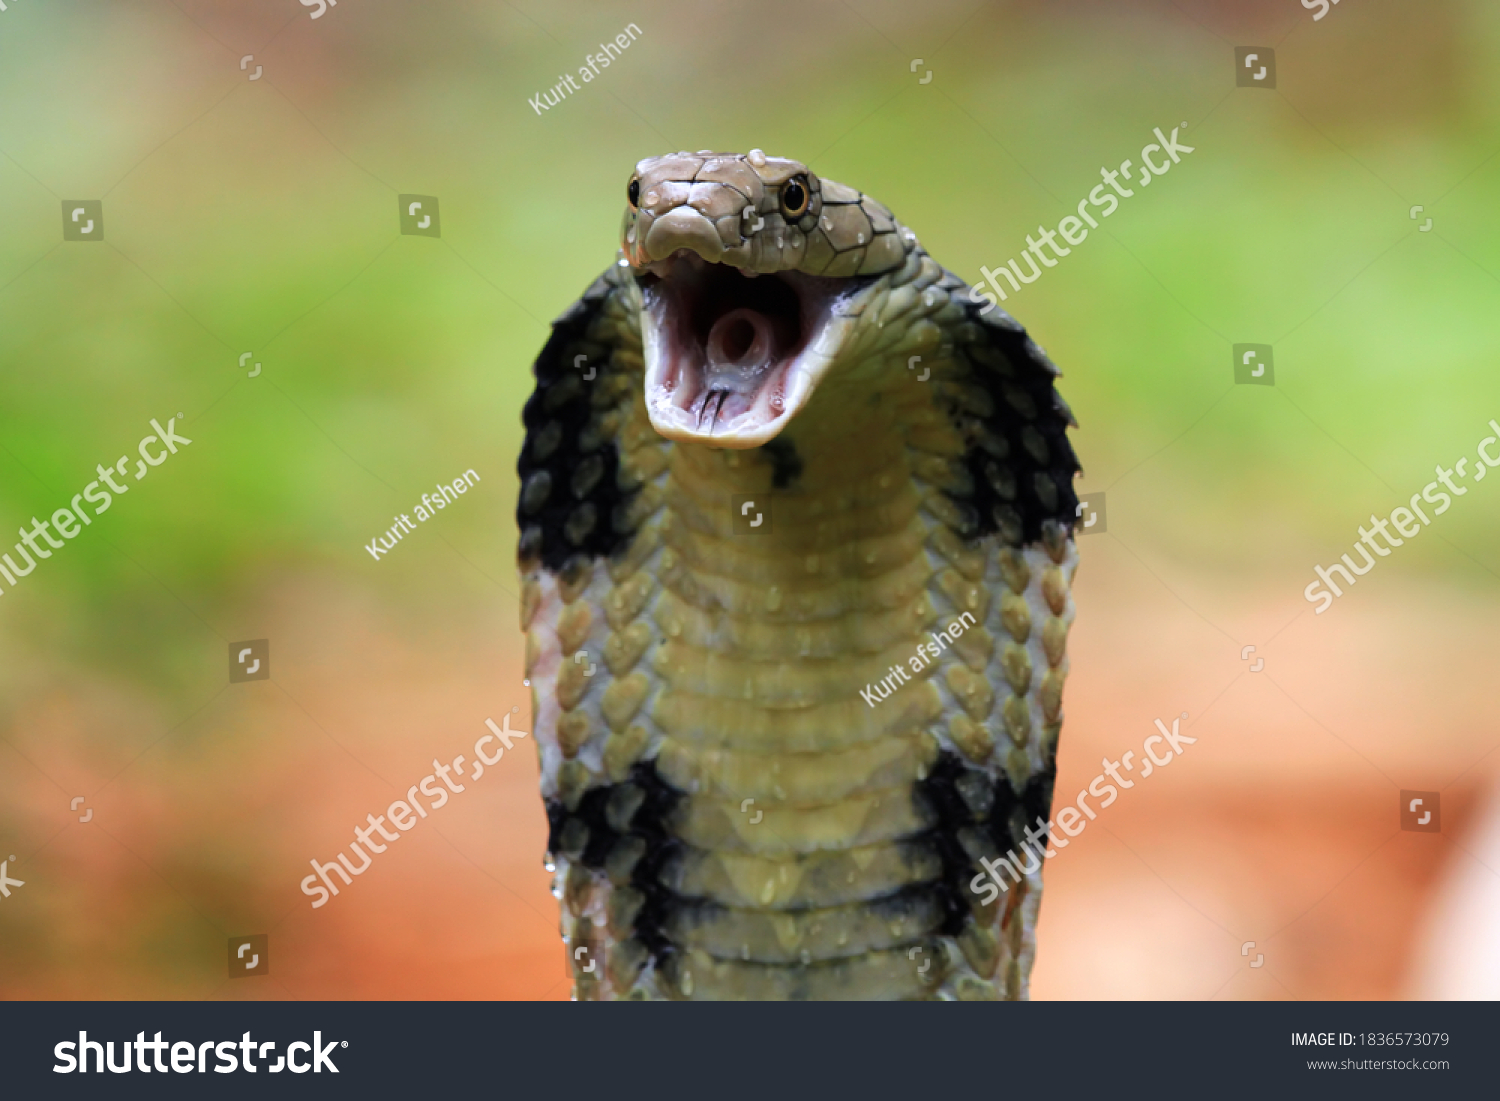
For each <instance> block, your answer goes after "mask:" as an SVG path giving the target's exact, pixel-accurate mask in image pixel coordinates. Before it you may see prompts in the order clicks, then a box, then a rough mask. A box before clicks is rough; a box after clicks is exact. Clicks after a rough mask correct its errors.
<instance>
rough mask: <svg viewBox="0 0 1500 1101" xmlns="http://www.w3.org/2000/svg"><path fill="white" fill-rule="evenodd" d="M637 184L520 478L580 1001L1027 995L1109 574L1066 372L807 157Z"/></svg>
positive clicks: (524, 611) (550, 358)
mask: <svg viewBox="0 0 1500 1101" xmlns="http://www.w3.org/2000/svg"><path fill="white" fill-rule="evenodd" d="M626 197H627V201H628V205H627V209H626V212H625V220H624V226H623V232H622V237H623V240H622V242H621V245H622V247H621V250H620V253H619V255H618V257H617V259H616V261H615V262H614V263H612V264H611V265H610V266H609V267H608V268H606V270H605V271H604V273H603V274H602V275H601V276H599V278H597V279H596V280H595V281H594V282H593V284H592V285H591V286H589V288H588V289H587V290H586V291H585V292H584V294H583V296H582V298H580V299H579V301H577V302H575V303H574V304H573V305H572V306H571V307H570V308H569V309H568V310H566V311H565V312H564V313H563V314H562V315H561V316H560V317H559V318H558V319H557V321H555V322H554V323H553V326H552V333H551V336H550V338H549V339H548V341H547V343H546V345H545V347H544V348H543V349H542V351H541V353H540V355H539V356H538V357H537V359H536V362H535V365H534V368H533V371H534V374H535V377H536V387H535V390H534V392H533V393H532V395H531V397H530V398H529V399H528V401H527V402H526V405H525V409H524V412H523V416H522V419H523V422H524V424H525V429H526V439H525V442H524V444H523V446H522V450H521V455H520V458H519V461H518V464H517V468H518V472H519V474H520V479H521V487H520V494H519V497H518V502H517V508H516V521H517V526H518V528H519V531H520V543H519V547H518V555H517V557H518V562H519V567H520V574H521V584H522V590H521V626H522V629H523V630H525V631H526V676H527V681H528V683H529V684H530V686H531V691H532V710H533V724H534V725H533V730H534V739H535V744H536V746H537V749H538V752H539V755H540V761H541V789H542V798H543V802H544V805H545V807H546V812H547V819H548V826H549V837H548V843H547V849H548V865H549V868H550V869H551V870H552V871H553V872H554V888H553V889H554V894H555V895H556V896H557V898H558V899H559V901H560V904H561V916H562V934H563V939H564V943H565V945H566V949H567V956H568V961H569V966H570V969H571V972H572V974H573V978H574V991H575V995H576V996H577V997H578V998H580V999H596V998H623V997H630V998H673V999H680V998H693V999H717V998H996V997H1002V998H1022V997H1025V996H1026V994H1027V989H1028V981H1029V980H1028V976H1029V974H1030V969H1031V964H1032V959H1033V957H1034V954H1035V924H1036V917H1037V913H1038V908H1039V906H1040V901H1041V890H1042V866H1043V858H1042V855H1040V854H1041V853H1042V851H1043V850H1045V851H1046V854H1047V855H1051V854H1052V853H1054V852H1055V851H1056V850H1055V849H1048V848H1047V845H1048V842H1047V840H1046V838H1047V837H1048V835H1050V834H1051V823H1050V822H1048V817H1049V814H1050V807H1051V800H1052V782H1053V776H1054V775H1055V763H1056V754H1057V746H1058V738H1059V734H1060V731H1061V726H1062V691H1063V682H1064V680H1065V678H1066V676H1067V673H1068V658H1067V654H1066V641H1067V634H1068V629H1069V626H1070V625H1071V623H1072V621H1073V615H1074V606H1073V600H1072V596H1071V582H1072V577H1073V572H1074V570H1075V568H1076V565H1077V554H1076V550H1075V547H1074V542H1073V531H1072V528H1073V520H1074V515H1075V510H1076V506H1077V498H1076V497H1075V496H1074V492H1073V488H1072V480H1073V477H1074V475H1075V474H1076V473H1077V471H1078V463H1077V460H1076V459H1075V457H1074V454H1073V450H1072V447H1071V445H1070V444H1069V441H1068V438H1067V429H1068V427H1069V425H1070V424H1071V423H1072V417H1071V414H1070V413H1069V411H1068V408H1067V406H1066V405H1065V404H1064V403H1063V401H1062V399H1061V398H1060V397H1059V396H1058V394H1057V391H1056V389H1055V387H1054V379H1055V377H1056V375H1057V371H1056V369H1055V368H1054V367H1053V366H1052V364H1051V362H1050V361H1049V360H1048V358H1047V356H1046V355H1045V354H1044V353H1043V352H1042V350H1041V349H1040V348H1039V347H1038V346H1037V345H1036V344H1035V343H1034V342H1033V341H1032V340H1031V339H1030V337H1028V336H1027V334H1026V332H1025V330H1024V329H1022V327H1021V326H1020V325H1019V324H1017V323H1016V321H1014V320H1013V319H1012V318H1011V317H1010V316H1009V315H1007V314H1006V313H1005V312H1004V311H1003V310H1001V309H999V308H998V307H997V306H996V304H995V303H993V302H990V303H989V304H988V305H982V304H981V303H980V302H979V301H977V300H976V299H975V298H974V297H973V296H972V295H971V293H970V291H969V288H968V286H967V285H966V284H965V282H964V281H963V280H962V279H960V278H959V277H958V276H957V275H954V274H953V273H952V272H949V271H947V270H945V269H944V268H943V267H942V266H940V265H939V264H938V263H937V262H935V261H934V260H933V259H932V257H930V256H929V255H928V254H927V252H926V250H925V249H923V248H922V246H921V245H920V243H919V242H918V240H917V238H916V235H915V234H913V233H912V232H911V231H910V230H908V229H906V228H905V227H904V226H902V225H901V224H900V223H898V222H897V221H896V219H895V218H894V217H892V215H891V213H890V212H889V211H888V210H887V209H886V208H885V207H884V206H882V205H881V204H879V203H877V202H875V201H874V200H872V199H870V198H868V197H866V196H865V195H863V194H861V193H860V192H858V191H855V190H853V189H852V188H849V187H845V186H843V185H841V184H837V183H834V182H832V181H831V180H827V179H821V178H819V177H818V176H817V175H815V174H814V173H813V172H812V171H811V170H810V169H809V168H808V167H807V166H805V165H802V164H799V163H798V162H796V161H791V160H783V159H780V158H775V157H768V156H765V155H764V154H762V153H761V152H759V151H758V150H753V151H751V152H750V153H748V154H744V155H740V154H720V153H709V152H700V153H695V154H689V153H678V154H674V155H670V156H665V157H657V158H653V159H649V160H644V161H641V162H640V163H639V164H638V165H637V166H636V168H635V171H634V172H633V173H632V174H631V175H630V177H629V178H628V180H627V181H626ZM1039 839H1040V840H1039ZM1055 843H1056V845H1057V846H1058V847H1061V846H1062V845H1064V844H1066V838H1062V837H1057V838H1055Z"/></svg>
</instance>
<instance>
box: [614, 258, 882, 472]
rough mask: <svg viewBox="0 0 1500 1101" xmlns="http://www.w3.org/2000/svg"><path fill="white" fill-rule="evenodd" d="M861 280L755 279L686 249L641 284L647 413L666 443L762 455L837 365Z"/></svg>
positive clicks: (656, 266) (795, 275)
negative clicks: (759, 450)
mask: <svg viewBox="0 0 1500 1101" xmlns="http://www.w3.org/2000/svg"><path fill="white" fill-rule="evenodd" d="M862 282H863V281H861V280H857V279H844V278H824V277H820V276H811V275H803V274H801V273H799V272H777V273H774V274H770V275H757V274H756V273H754V272H745V271H741V270H740V269H738V268H735V267H731V266H730V265H727V264H720V263H712V262H709V261H705V260H704V259H703V258H702V257H700V256H698V255H697V254H696V253H693V252H690V251H687V250H678V251H677V252H676V253H674V254H673V255H671V256H670V257H668V258H666V259H665V260H660V261H656V262H655V263H652V264H650V265H648V266H647V268H646V270H645V272H644V273H643V274H642V275H641V276H640V284H641V290H642V298H643V310H642V336H643V338H644V343H645V360H646V378H645V389H646V409H647V412H648V413H649V414H650V417H651V423H652V425H653V426H654V427H655V428H656V430H657V432H659V433H660V434H661V435H663V436H665V437H667V438H668V439H673V440H683V441H696V442H700V443H706V444H709V445H711V446H714V447H727V448H749V447H759V446H761V445H762V444H765V443H767V442H769V441H770V440H772V439H774V438H775V437H776V436H777V434H778V433H780V432H781V430H782V429H783V428H785V427H786V425H787V424H788V422H790V420H791V419H792V417H793V416H795V415H796V413H797V412H798V411H799V410H800V409H801V408H802V407H803V406H804V405H806V403H807V400H808V398H809V397H810V396H811V395H812V392H813V390H814V388H815V387H816V386H817V384H818V382H819V380H820V379H821V378H822V377H823V375H824V374H825V373H826V371H827V369H828V366H829V364H830V363H831V362H832V360H833V356H834V353H835V352H836V351H837V349H838V346H839V344H840V342H841V340H840V338H841V337H842V335H843V331H844V325H845V319H844V318H843V317H842V315H841V314H840V311H839V309H838V304H839V303H840V301H841V300H842V299H843V298H844V297H846V296H847V295H848V294H849V293H850V291H851V289H853V288H855V287H857V286H859V285H861V284H862Z"/></svg>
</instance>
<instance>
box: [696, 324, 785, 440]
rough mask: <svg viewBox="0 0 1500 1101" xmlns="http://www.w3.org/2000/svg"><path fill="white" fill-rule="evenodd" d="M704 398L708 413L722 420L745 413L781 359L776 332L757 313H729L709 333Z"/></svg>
mask: <svg viewBox="0 0 1500 1101" xmlns="http://www.w3.org/2000/svg"><path fill="white" fill-rule="evenodd" d="M705 351H706V362H705V363H704V365H703V395H704V400H705V402H707V403H709V408H708V410H707V411H708V412H710V413H712V414H713V416H714V417H715V419H716V420H719V421H724V420H728V419H731V418H733V417H737V416H739V415H740V414H741V413H744V412H745V411H746V410H748V409H749V408H750V407H751V406H752V405H754V404H755V398H756V395H757V394H759V393H760V390H761V388H762V387H763V386H764V385H765V384H766V381H767V380H768V379H769V378H770V376H771V373H772V371H773V369H774V368H775V366H776V364H777V362H778V360H779V359H780V355H779V350H778V348H777V339H776V330H775V327H774V326H773V325H772V323H771V319H770V318H769V317H767V316H766V315H765V314H763V313H761V312H760V311H759V310H751V309H747V308H744V307H741V308H739V309H736V310H730V311H729V312H728V313H726V314H725V315H724V316H723V317H721V318H719V319H718V320H717V321H715V322H714V324H713V328H711V329H710V330H709V331H708V347H707V348H706V349H705Z"/></svg>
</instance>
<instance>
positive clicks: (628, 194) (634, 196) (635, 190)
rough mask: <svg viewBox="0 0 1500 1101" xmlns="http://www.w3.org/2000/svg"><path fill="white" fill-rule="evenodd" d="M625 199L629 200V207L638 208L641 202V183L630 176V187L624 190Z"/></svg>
mask: <svg viewBox="0 0 1500 1101" xmlns="http://www.w3.org/2000/svg"><path fill="white" fill-rule="evenodd" d="M625 198H627V199H629V200H630V205H631V206H633V207H634V206H639V205H640V202H641V181H640V180H639V179H638V178H636V177H635V176H632V177H631V178H630V186H629V187H627V188H626V189H625Z"/></svg>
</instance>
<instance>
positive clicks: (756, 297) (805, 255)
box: [622, 149, 918, 448]
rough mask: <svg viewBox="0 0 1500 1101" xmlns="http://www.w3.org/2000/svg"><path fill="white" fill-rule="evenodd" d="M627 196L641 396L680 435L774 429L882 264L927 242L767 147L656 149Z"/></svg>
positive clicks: (741, 436) (820, 375) (822, 365)
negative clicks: (658, 153) (663, 152)
mask: <svg viewBox="0 0 1500 1101" xmlns="http://www.w3.org/2000/svg"><path fill="white" fill-rule="evenodd" d="M626 197H627V202H628V206H627V208H626V211H625V222H624V227H623V238H624V239H623V242H622V254H623V256H624V260H625V263H627V264H628V265H629V266H630V268H631V269H632V271H633V272H634V273H635V275H636V278H637V281H638V282H639V284H640V287H641V292H642V296H641V300H642V311H641V331H642V336H643V339H644V345H645V361H646V363H645V366H646V372H645V386H646V408H647V411H648V413H649V414H650V417H651V423H652V425H653V426H654V427H655V428H656V430H657V431H658V432H659V433H661V434H662V435H663V436H665V437H667V438H668V439H673V440H686V441H697V442H701V443H707V444H711V445H713V446H715V447H728V448H749V447H759V446H762V445H763V444H765V443H768V442H769V441H770V440H772V439H774V438H775V437H776V436H777V435H778V434H779V433H780V432H781V431H782V429H783V428H785V427H786V425H787V424H788V423H789V422H790V421H791V419H792V418H793V417H794V416H795V415H796V414H797V412H798V411H799V410H801V409H802V408H803V407H804V406H805V405H806V404H807V401H808V400H809V398H811V396H812V394H813V391H814V390H815V389H816V387H817V386H818V384H819V383H820V382H821V381H823V379H824V378H825V377H826V376H827V375H828V373H829V371H830V370H831V369H832V368H833V367H834V366H835V365H836V363H837V362H838V361H839V356H840V352H842V351H844V350H845V349H847V348H848V347H849V346H850V336H851V334H852V333H853V332H854V329H855V326H856V323H857V321H858V320H859V315H860V311H861V309H862V303H863V301H864V300H865V299H866V298H867V297H868V296H869V294H870V293H871V292H872V289H873V288H874V286H875V284H876V283H877V282H878V280H879V279H880V278H881V276H883V275H886V274H888V273H890V272H893V271H896V270H899V269H900V268H902V267H903V266H904V265H905V264H907V263H908V259H909V257H910V256H911V254H913V253H914V252H916V251H917V250H918V245H917V243H916V238H915V236H914V235H912V234H911V233H910V231H908V230H906V229H905V228H904V227H902V226H900V225H899V224H898V223H897V222H896V220H895V219H894V218H893V217H892V216H891V213H890V211H888V210H887V209H886V208H885V207H883V206H881V205H880V204H879V203H877V202H875V201H874V200H873V199H869V198H867V197H865V196H864V195H862V194H860V193H859V192H858V191H855V190H854V189H853V188H849V187H845V186H844V185H842V184H838V183H834V182H833V181H831V180H821V179H819V178H818V177H817V176H816V175H814V174H813V173H812V172H811V171H809V170H808V168H807V166H806V165H803V164H800V163H799V162H797V161H793V160H788V159H786V158H783V157H768V156H766V155H765V154H764V153H762V152H761V151H760V150H758V149H752V150H751V151H750V152H749V153H746V154H739V153H711V152H707V151H704V152H699V153H676V154H673V155H670V156H665V157H652V158H650V159H648V160H644V161H641V162H640V163H639V164H637V165H636V167H635V172H634V173H633V174H632V175H631V177H630V181H629V183H628V184H627V187H626Z"/></svg>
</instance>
